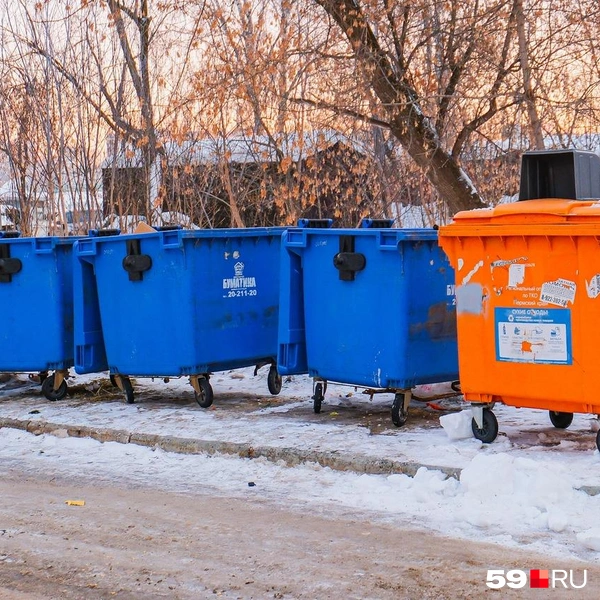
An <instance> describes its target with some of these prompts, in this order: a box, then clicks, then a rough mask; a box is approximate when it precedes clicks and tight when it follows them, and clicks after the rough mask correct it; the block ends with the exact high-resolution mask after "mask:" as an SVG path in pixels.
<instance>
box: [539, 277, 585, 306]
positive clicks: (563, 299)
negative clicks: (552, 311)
mask: <svg viewBox="0 0 600 600" xmlns="http://www.w3.org/2000/svg"><path fill="white" fill-rule="evenodd" d="M576 291H577V284H576V283H575V282H574V281H569V280H567V279H557V280H556V281H547V282H546V283H544V284H543V285H542V291H541V293H540V301H541V302H546V303H547V304H554V305H556V306H562V307H563V308H566V306H567V305H568V304H569V302H571V304H572V303H573V302H574V301H575V292H576Z"/></svg>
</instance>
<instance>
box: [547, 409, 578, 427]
mask: <svg viewBox="0 0 600 600" xmlns="http://www.w3.org/2000/svg"><path fill="white" fill-rule="evenodd" d="M549 414H550V421H552V425H554V427H556V428H557V429H566V428H567V427H568V426H569V425H570V424H571V423H572V422H573V413H569V412H556V411H554V410H551V411H549Z"/></svg>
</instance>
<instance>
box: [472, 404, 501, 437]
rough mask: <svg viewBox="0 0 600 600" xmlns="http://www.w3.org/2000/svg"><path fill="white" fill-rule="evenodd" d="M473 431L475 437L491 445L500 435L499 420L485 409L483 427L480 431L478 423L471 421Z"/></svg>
mask: <svg viewBox="0 0 600 600" xmlns="http://www.w3.org/2000/svg"><path fill="white" fill-rule="evenodd" d="M471 429H472V430H473V435H474V436H475V437H476V438H477V439H478V440H480V441H481V442H483V443H484V444H491V443H492V442H493V441H494V440H495V439H496V437H497V435H498V419H496V415H495V414H494V413H493V412H492V411H491V410H490V409H489V408H484V409H483V427H482V428H481V429H479V426H478V425H477V421H475V419H473V420H472V421H471Z"/></svg>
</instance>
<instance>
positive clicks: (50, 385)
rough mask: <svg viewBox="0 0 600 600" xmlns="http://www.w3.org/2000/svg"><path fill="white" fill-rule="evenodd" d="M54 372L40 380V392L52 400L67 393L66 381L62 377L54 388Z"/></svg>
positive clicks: (58, 398) (60, 398) (61, 397)
mask: <svg viewBox="0 0 600 600" xmlns="http://www.w3.org/2000/svg"><path fill="white" fill-rule="evenodd" d="M54 381H55V374H52V375H49V376H48V377H46V378H45V379H44V380H43V381H42V393H43V394H44V396H46V398H48V400H50V401H52V402H54V401H55V400H62V399H63V398H64V397H65V396H66V395H67V389H68V388H67V382H66V381H65V380H64V379H63V380H62V381H61V382H60V385H59V386H58V389H56V390H55V389H54Z"/></svg>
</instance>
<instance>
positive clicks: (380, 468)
mask: <svg viewBox="0 0 600 600" xmlns="http://www.w3.org/2000/svg"><path fill="white" fill-rule="evenodd" d="M2 428H11V429H20V430H22V431H27V432H29V433H32V434H34V435H41V434H44V433H45V434H48V435H55V436H57V437H78V438H85V437H88V438H92V439H94V440H98V441H99V442H118V443H120V444H137V445H138V446H146V447H149V448H160V449H161V450H164V451H165V452H176V453H179V454H208V455H214V454H228V455H233V456H239V457H241V458H261V457H262V458H266V459H267V460H269V461H272V462H283V463H284V464H285V465H286V466H289V467H292V466H296V465H299V464H303V463H317V464H319V465H321V466H323V467H329V468H331V469H334V470H336V471H353V472H355V473H367V474H373V475H391V474H396V473H399V474H404V475H409V476H410V477H414V475H415V474H416V472H417V471H418V470H419V469H420V468H421V467H426V468H427V469H434V470H436V471H442V473H445V474H446V475H447V476H448V477H454V478H455V479H459V477H460V473H461V471H462V469H459V468H454V467H440V466H437V465H426V464H421V463H416V462H411V461H397V460H390V459H386V458H371V457H366V456H361V455H358V454H343V455H341V454H337V453H336V452H334V451H332V452H320V451H316V450H301V449H299V448H276V447H271V446H252V445H251V444H246V443H236V442H220V441H216V440H198V439H195V438H184V437H174V436H162V435H159V434H153V433H137V432H133V433H132V432H128V431H125V430H123V429H105V428H98V427H90V426H88V425H66V424H64V423H51V422H48V421H31V420H21V419H9V418H5V417H0V429H2ZM579 489H580V490H581V491H583V492H585V493H586V494H588V495H590V496H596V495H599V494H600V486H587V485H586V486H581V488H579Z"/></svg>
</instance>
